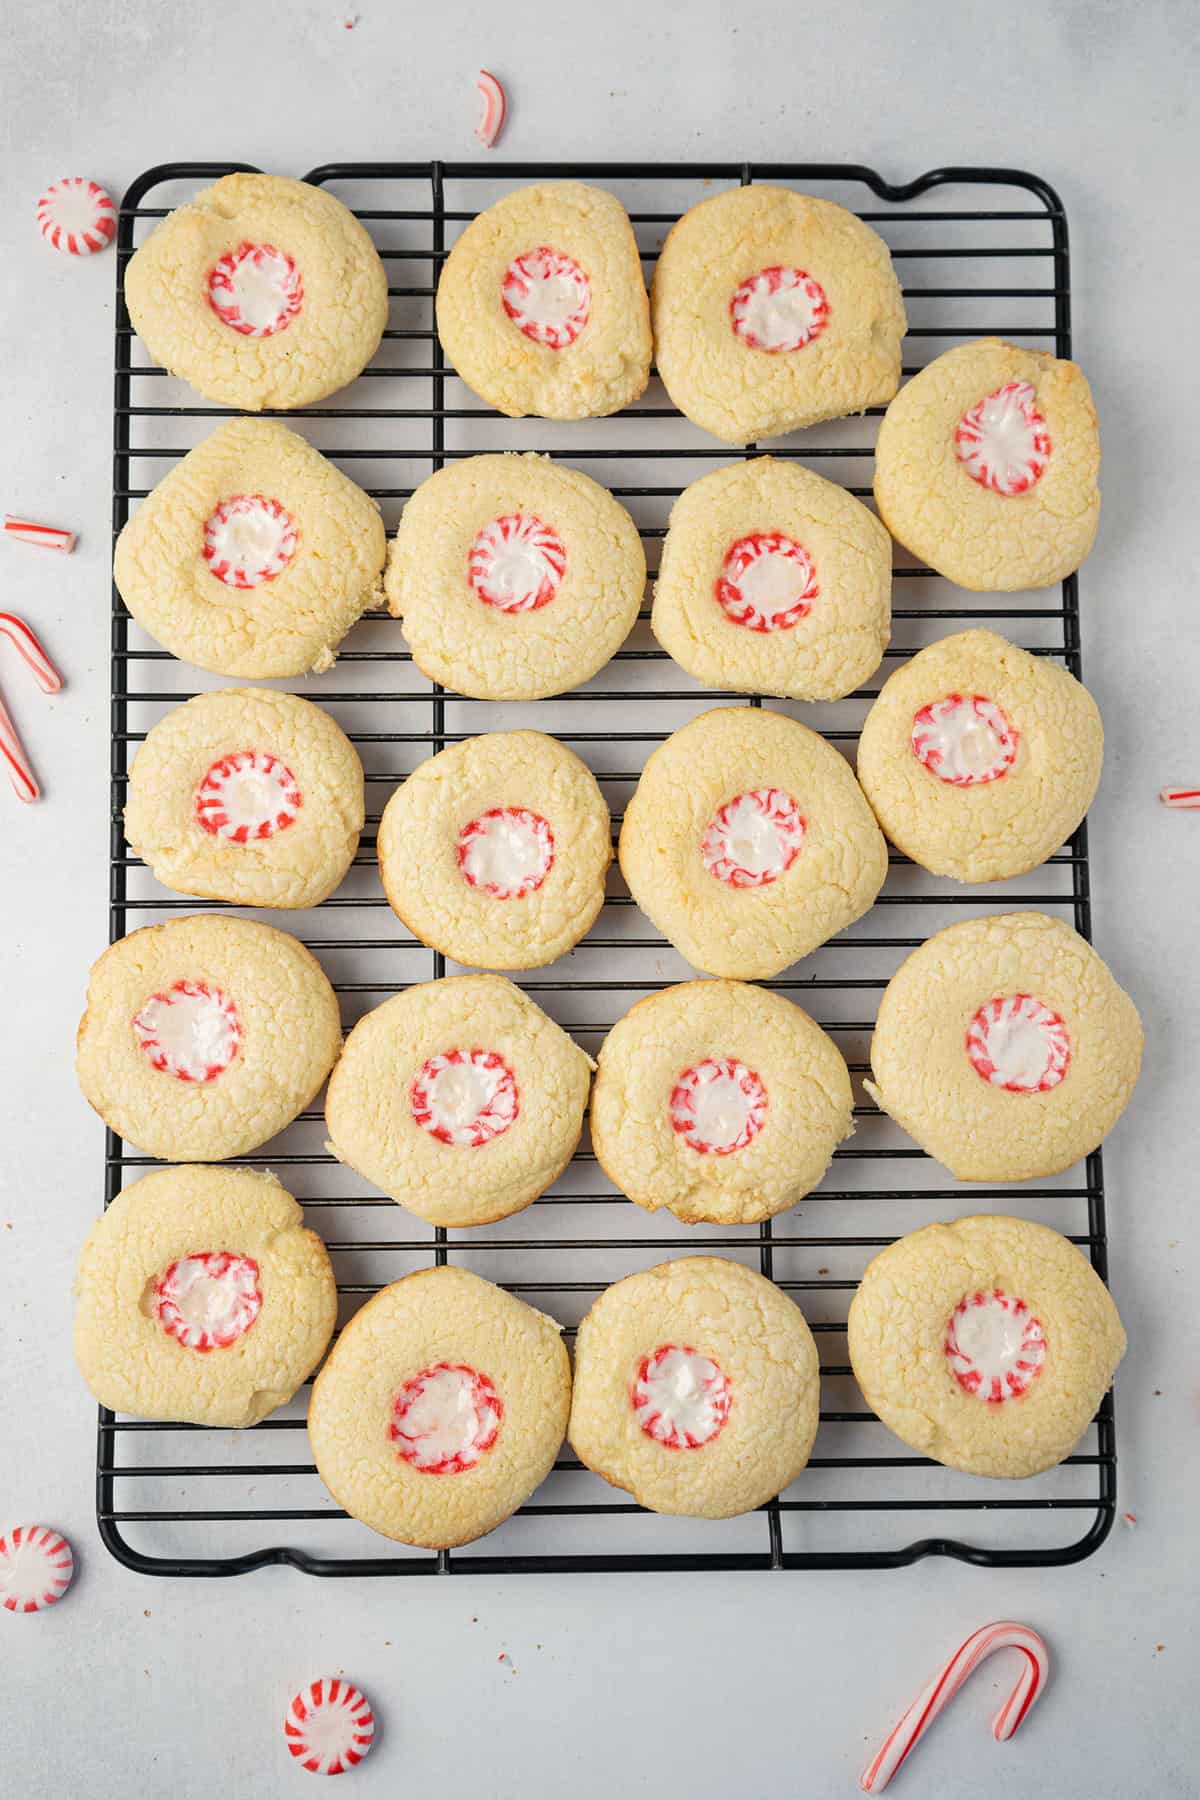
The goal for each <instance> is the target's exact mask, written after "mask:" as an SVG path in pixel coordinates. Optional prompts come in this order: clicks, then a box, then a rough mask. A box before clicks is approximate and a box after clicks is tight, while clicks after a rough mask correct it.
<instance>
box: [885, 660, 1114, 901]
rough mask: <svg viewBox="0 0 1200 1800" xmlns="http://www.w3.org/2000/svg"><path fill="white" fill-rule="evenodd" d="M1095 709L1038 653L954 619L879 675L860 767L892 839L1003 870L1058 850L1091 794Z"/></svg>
mask: <svg viewBox="0 0 1200 1800" xmlns="http://www.w3.org/2000/svg"><path fill="white" fill-rule="evenodd" d="M1103 757H1104V727H1103V725H1102V724H1101V723H1100V711H1099V708H1098V707H1097V705H1096V702H1095V701H1094V700H1093V699H1092V696H1091V695H1090V694H1089V693H1088V691H1087V689H1086V688H1085V687H1083V686H1081V685H1080V683H1079V682H1078V681H1076V680H1075V678H1074V676H1073V675H1069V674H1068V673H1067V671H1066V670H1065V669H1063V668H1060V667H1059V665H1058V664H1057V663H1054V662H1051V661H1050V659H1049V657H1046V656H1031V655H1030V654H1029V652H1028V651H1027V650H1022V649H1020V648H1019V647H1018V646H1017V645H1016V644H1010V643H1009V641H1008V639H1007V638H1002V637H1000V636H999V635H998V633H996V632H994V631H960V632H956V633H955V635H954V636H953V637H948V638H943V639H942V640H941V641H940V642H939V643H936V644H931V645H930V646H929V648H928V649H927V650H921V651H919V652H918V653H917V655H916V656H914V657H913V658H912V661H911V662H907V663H905V664H904V665H903V667H902V668H899V669H897V670H896V673H895V674H894V675H892V676H890V677H889V679H888V680H887V681H886V682H885V683H884V685H883V689H882V691H881V693H880V695H879V698H878V699H877V700H876V702H875V704H874V705H873V706H872V708H871V710H870V712H869V713H868V714H867V718H866V723H865V724H864V726H863V729H862V736H861V738H860V740H859V745H858V779H859V781H860V782H861V784H862V788H863V792H864V793H865V794H866V796H867V799H868V800H869V801H870V802H871V806H872V809H873V811H874V813H875V817H876V818H877V819H878V820H879V823H880V825H881V826H882V827H883V829H884V831H885V832H886V833H887V835H888V837H889V838H890V839H891V840H892V843H893V844H895V846H896V848H897V849H898V850H903V852H904V854H905V855H906V856H911V857H912V859H913V861H914V862H916V863H920V864H921V866H922V868H925V869H929V870H930V871H931V872H932V873H933V874H934V875H952V876H953V877H954V879H955V880H956V881H1003V880H1005V879H1006V878H1007V877H1008V876H1010V875H1023V874H1024V873H1025V871H1026V870H1027V869H1035V868H1037V866H1038V864H1039V863H1044V862H1045V860H1046V858H1047V857H1048V856H1052V855H1053V854H1054V852H1055V851H1056V850H1061V848H1062V846H1063V845H1064V844H1065V843H1066V841H1067V839H1068V838H1069V837H1070V836H1071V833H1072V832H1073V831H1074V830H1075V828H1076V826H1077V825H1078V824H1079V821H1080V820H1081V819H1082V818H1083V815H1084V813H1086V811H1087V809H1088V807H1089V806H1090V805H1091V803H1092V799H1093V797H1094V795H1095V792H1096V788H1097V786H1098V784H1099V781H1100V765H1101V762H1102V761H1103Z"/></svg>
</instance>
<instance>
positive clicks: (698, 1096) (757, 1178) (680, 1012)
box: [591, 981, 854, 1225]
mask: <svg viewBox="0 0 1200 1800" xmlns="http://www.w3.org/2000/svg"><path fill="white" fill-rule="evenodd" d="M852 1102H853V1096H852V1095H851V1092H850V1076H849V1073H848V1072H847V1069H846V1065H845V1063H844V1062H843V1060H842V1057H841V1054H840V1052H839V1051H838V1049H837V1047H836V1045H835V1044H834V1043H833V1042H832V1040H831V1039H830V1038H828V1037H826V1035H825V1033H824V1032H823V1031H822V1030H821V1027H820V1026H819V1025H818V1024H816V1022H815V1021H814V1020H812V1019H810V1018H809V1016H808V1014H807V1013H806V1012H803V1011H802V1010H801V1008H800V1007H798V1006H793V1004H792V1002H791V1001H790V1000H786V999H784V997H783V995H782V994H772V993H768V992H767V991H766V990H765V989H763V988H757V987H750V986H748V985H747V984H746V983H744V982H740V981H685V982H683V983H681V984H680V986H678V987H672V988H667V989H666V990H665V991H664V992H662V993H658V994H650V995H649V996H648V997H647V998H646V999H645V1000H639V1001H638V1003H637V1005H636V1006H634V1007H632V1008H631V1009H630V1011H629V1012H627V1013H626V1014H625V1017H624V1018H623V1019H619V1020H618V1021H617V1023H616V1024H615V1025H614V1026H613V1029H612V1030H611V1031H610V1032H609V1034H608V1036H607V1037H606V1038H605V1040H604V1045H603V1048H602V1049H601V1051H600V1058H599V1061H598V1063H597V1066H596V1085H595V1089H594V1090H593V1093H592V1109H591V1129H592V1146H593V1148H594V1150H595V1152H596V1156H597V1158H598V1160H599V1161H600V1163H601V1165H602V1167H603V1169H604V1172H605V1174H606V1175H607V1176H608V1177H609V1179H610V1180H611V1181H614V1182H615V1183H616V1185H617V1186H618V1187H619V1188H620V1189H621V1190H622V1192H623V1193H626V1194H628V1196H629V1198H630V1199H631V1200H633V1201H635V1202H636V1203H637V1205H638V1206H644V1207H645V1208H646V1210H647V1211H648V1212H657V1211H658V1209H659V1207H660V1206H666V1207H668V1208H669V1209H670V1210H671V1212H673V1213H674V1214H675V1217H676V1218H677V1219H682V1220H683V1222H684V1224H685V1225H694V1224H695V1223H696V1222H697V1220H700V1219H704V1220H708V1221H711V1222H712V1223H713V1224H717V1225H747V1224H752V1223H754V1221H756V1220H758V1219H769V1218H771V1217H772V1216H773V1215H774V1214H775V1213H779V1212H783V1211H784V1209H785V1208H786V1207H789V1206H792V1205H794V1204H795V1202H796V1201H797V1200H800V1199H802V1198H803V1196H804V1195H805V1194H807V1193H808V1192H809V1191H810V1190H811V1189H812V1188H814V1187H816V1185H817V1183H818V1182H819V1181H820V1180H821V1179H822V1177H823V1176H824V1174H825V1172H826V1170H827V1169H828V1168H829V1164H830V1161H831V1160H832V1157H833V1152H834V1150H835V1149H836V1147H837V1145H838V1144H840V1143H841V1141H842V1140H843V1138H848V1137H849V1136H850V1134H851V1132H852V1131H853V1129H854V1125H853V1119H852V1113H851V1107H852Z"/></svg>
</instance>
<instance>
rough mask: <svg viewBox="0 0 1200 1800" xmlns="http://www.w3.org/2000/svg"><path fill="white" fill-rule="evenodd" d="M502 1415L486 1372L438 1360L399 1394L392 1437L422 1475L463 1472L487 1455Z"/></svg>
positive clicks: (394, 1404)
mask: <svg viewBox="0 0 1200 1800" xmlns="http://www.w3.org/2000/svg"><path fill="white" fill-rule="evenodd" d="M503 1417H504V1405H503V1402H502V1401H501V1399H500V1396H499V1394H498V1393H497V1392H496V1389H495V1388H494V1386H493V1385H492V1383H491V1381H490V1380H489V1378H488V1377H487V1376H486V1375H484V1374H481V1373H480V1371H479V1370H478V1369H472V1368H470V1367H468V1365H467V1364H466V1363H446V1362H442V1363H435V1364H434V1365H433V1366H432V1367H431V1368H428V1369H422V1371H421V1373H420V1374H419V1375H414V1376H413V1378H412V1380H411V1381H406V1382H405V1384H404V1386H403V1387H402V1388H401V1389H400V1392H399V1393H398V1394H397V1395H396V1398H395V1400H394V1401H393V1402H392V1423H391V1425H390V1426H389V1427H388V1436H389V1437H390V1438H391V1441H392V1443H393V1444H394V1445H395V1446H396V1450H397V1452H398V1454H399V1455H400V1456H402V1457H403V1458H404V1460H405V1462H407V1463H411V1464H412V1466H413V1467H414V1468H415V1469H419V1470H420V1471H421V1472H422V1474H425V1475H461V1474H462V1473H463V1472H464V1471H465V1470H467V1469H473V1468H474V1467H475V1465H476V1463H478V1462H479V1461H481V1459H482V1458H483V1457H484V1456H486V1455H487V1452H488V1451H489V1450H490V1449H491V1448H492V1445H493V1444H494V1443H495V1442H496V1439H497V1437H498V1436H499V1434H500V1422H501V1420H502V1419H503Z"/></svg>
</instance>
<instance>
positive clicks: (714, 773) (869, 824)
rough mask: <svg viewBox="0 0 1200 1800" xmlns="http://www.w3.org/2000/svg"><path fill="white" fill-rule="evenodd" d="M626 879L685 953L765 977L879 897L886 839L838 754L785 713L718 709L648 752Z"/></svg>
mask: <svg viewBox="0 0 1200 1800" xmlns="http://www.w3.org/2000/svg"><path fill="white" fill-rule="evenodd" d="M620 857H621V873H622V874H623V875H624V877H625V880H626V881H627V883H628V884H629V891H630V893H631V894H632V895H633V897H634V899H635V900H636V901H637V903H638V905H639V906H640V907H641V909H642V911H643V912H644V913H645V914H646V915H647V917H648V918H649V919H650V920H651V921H652V922H653V923H654V924H655V925H656V926H657V927H658V929H659V930H660V931H661V932H662V934H663V936H664V937H665V938H667V939H669V941H670V942H671V943H672V944H673V945H674V946H675V948H676V950H678V951H679V953H680V955H681V956H686V958H687V960H688V961H689V962H690V963H691V964H692V965H693V966H694V967H695V968H697V969H703V970H704V971H705V972H706V973H707V974H710V975H730V976H734V977H738V978H740V979H743V980H747V981H749V980H760V979H767V978H769V977H770V976H772V975H778V974H779V972H780V970H781V969H786V968H788V967H789V965H790V964H792V963H794V962H799V960H800V958H801V957H802V956H807V955H808V953H809V951H810V950H815V949H816V948H817V946H818V945H819V944H823V943H824V942H825V941H826V939H827V938H831V937H833V936H834V934H835V933H836V932H839V931H841V930H843V929H844V928H845V926H847V925H849V924H851V923H852V922H853V921H854V920H855V919H858V918H861V916H862V914H863V913H865V912H866V911H868V909H869V908H870V907H871V906H872V905H873V904H874V900H875V896H876V894H877V893H878V892H879V890H880V888H881V887H882V886H883V879H884V876H885V875H886V874H887V847H886V845H885V844H884V841H883V838H882V836H881V835H880V832H879V827H878V826H877V825H876V823H875V820H874V819H873V818H872V816H871V809H870V807H869V806H868V805H867V803H866V801H865V800H864V799H863V796H862V793H861V790H860V789H859V786H858V783H857V782H856V781H855V779H854V776H853V774H852V773H851V771H850V768H849V766H848V764H847V763H846V761H845V759H844V757H841V756H839V755H838V753H837V751H836V750H833V749H831V748H830V746H829V745H828V744H827V743H826V742H825V740H824V739H823V738H821V737H818V735H817V733H816V732H815V731H809V729H808V727H807V726H805V725H799V724H797V723H796V721H795V720H794V719H788V718H785V717H784V716H783V715H782V714H781V713H774V712H763V711H759V710H758V708H756V707H751V706H721V707H717V708H716V709H715V710H714V711H712V712H706V713H701V714H700V716H699V718H696V719H693V720H692V721H691V723H690V724H688V725H685V726H683V728H682V729H681V730H679V731H676V732H674V733H673V734H672V736H671V737H669V738H668V739H667V741H666V743H665V744H662V745H660V746H659V748H658V749H657V750H656V751H655V752H654V754H653V755H652V756H651V757H650V760H649V761H648V762H647V764H646V766H645V768H644V769H643V770H642V778H641V780H640V781H639V782H638V785H637V788H636V790H635V792H634V794H633V797H632V799H631V800H630V802H629V804H628V806H627V807H626V808H625V821H624V824H623V825H622V827H621V841H620Z"/></svg>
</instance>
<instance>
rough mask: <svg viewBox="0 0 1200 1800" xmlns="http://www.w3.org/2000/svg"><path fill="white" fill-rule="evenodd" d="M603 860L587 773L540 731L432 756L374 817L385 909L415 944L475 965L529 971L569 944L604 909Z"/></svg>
mask: <svg viewBox="0 0 1200 1800" xmlns="http://www.w3.org/2000/svg"><path fill="white" fill-rule="evenodd" d="M611 861H612V826H611V822H610V820H609V816H608V808H607V806H606V805H605V803H604V796H603V795H602V794H601V792H600V788H599V786H598V784H597V782H596V778H595V776H594V775H593V774H592V772H591V770H590V769H589V768H588V767H587V765H586V763H582V762H581V761H580V760H579V758H578V757H577V756H576V755H575V753H574V752H573V751H571V750H568V749H567V747H566V745H565V744H560V743H559V742H558V740H557V738H552V737H546V736H545V735H544V733H542V732H540V731H492V732H488V733H486V734H485V735H484V736H483V737H475V738H467V739H466V740H465V742H463V743H461V744H452V745H451V746H450V748H449V749H448V750H442V751H439V753H438V754H437V755H436V756H431V757H430V758H429V760H428V762H424V763H422V764H421V765H420V767H419V768H417V769H414V770H413V773H412V774H411V775H410V776H409V777H408V780H407V781H406V782H405V783H404V784H403V786H402V787H399V788H397V790H396V792H395V793H394V794H393V795H392V797H391V799H390V800H389V801H388V803H387V806H386V807H385V808H384V813H383V818H382V819H381V820H380V823H379V873H380V876H381V877H382V880H383V886H384V891H385V892H386V894H387V897H388V901H389V904H390V905H391V907H392V910H393V912H395V914H396V915H397V917H398V918H400V919H402V920H403V922H404V923H405V924H406V925H407V926H408V928H409V930H410V931H412V932H414V933H415V934H416V936H417V937H419V938H420V940H421V942H422V943H423V944H428V945H429V946H430V947H431V948H432V949H434V950H440V951H441V952H442V953H443V955H445V956H448V957H450V958H451V959H452V960H453V961H454V962H458V963H466V964H468V965H474V966H475V967H476V968H482V969H536V968H540V967H541V966H542V965H543V964H545V963H552V962H553V961H554V960H555V958H556V957H559V956H562V955H563V954H564V953H565V952H566V951H568V950H570V949H572V948H573V946H574V945H576V944H577V943H578V942H579V940H580V938H581V937H583V936H584V934H585V933H586V932H587V931H588V930H589V929H590V928H591V925H592V921H593V920H594V919H595V917H596V914H597V913H598V912H599V911H600V908H601V907H602V906H603V904H604V877H605V872H606V870H607V868H608V865H609V863H610V862H611Z"/></svg>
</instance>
